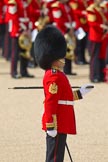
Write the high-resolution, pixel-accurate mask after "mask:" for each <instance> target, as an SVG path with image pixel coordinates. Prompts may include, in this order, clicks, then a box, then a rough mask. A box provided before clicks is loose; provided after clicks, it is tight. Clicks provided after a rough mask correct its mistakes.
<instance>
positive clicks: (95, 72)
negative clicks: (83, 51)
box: [87, 0, 107, 83]
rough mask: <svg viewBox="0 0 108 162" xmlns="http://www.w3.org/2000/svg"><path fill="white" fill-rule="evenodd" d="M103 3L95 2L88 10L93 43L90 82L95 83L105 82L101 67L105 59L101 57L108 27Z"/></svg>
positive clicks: (91, 41) (90, 35)
mask: <svg viewBox="0 0 108 162" xmlns="http://www.w3.org/2000/svg"><path fill="white" fill-rule="evenodd" d="M101 2H102V0H95V1H94V3H93V4H91V5H90V6H89V7H88V8H87V12H88V15H87V17H88V23H89V40H90V43H91V53H90V57H91V59H90V80H91V81H92V82H94V83H98V82H102V81H103V75H102V70H101V67H102V66H103V59H101V58H100V57H99V55H100V50H101V46H102V41H103V36H104V32H105V26H106V25H107V19H106V16H105V14H104V13H103V11H102V8H101V6H100V4H101Z"/></svg>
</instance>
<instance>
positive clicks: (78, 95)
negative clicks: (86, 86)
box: [74, 90, 83, 100]
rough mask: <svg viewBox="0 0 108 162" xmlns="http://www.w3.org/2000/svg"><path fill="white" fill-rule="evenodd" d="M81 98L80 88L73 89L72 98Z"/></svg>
mask: <svg viewBox="0 0 108 162" xmlns="http://www.w3.org/2000/svg"><path fill="white" fill-rule="evenodd" d="M82 98H83V97H82V94H81V92H80V90H76V91H74V100H80V99H82Z"/></svg>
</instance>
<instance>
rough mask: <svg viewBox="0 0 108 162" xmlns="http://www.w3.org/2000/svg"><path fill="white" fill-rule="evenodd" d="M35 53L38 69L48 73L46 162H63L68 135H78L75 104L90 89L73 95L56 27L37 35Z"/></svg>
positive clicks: (63, 45) (61, 38)
mask: <svg viewBox="0 0 108 162" xmlns="http://www.w3.org/2000/svg"><path fill="white" fill-rule="evenodd" d="M34 52H35V57H36V60H37V62H38V64H39V66H40V67H41V68H42V69H44V70H45V74H44V77H43V87H44V95H45V100H44V113H43V117H42V129H43V130H44V131H46V135H47V137H46V143H47V152H46V162H52V161H54V162H63V160H64V152H65V144H66V138H67V134H76V121H75V113H74V100H78V99H82V96H83V95H84V94H85V93H87V92H89V91H90V89H87V88H86V86H87V85H85V86H83V87H81V89H79V90H76V91H74V92H73V91H72V89H71V86H70V83H69V81H68V79H67V77H66V75H65V74H64V73H63V72H62V70H61V69H63V66H64V63H65V62H64V57H65V55H66V41H65V38H64V36H63V35H62V33H61V32H60V31H59V30H58V29H57V28H56V27H53V26H51V25H48V26H47V27H45V28H44V29H43V30H41V31H40V32H39V33H38V35H37V37H36V39H35V44H34Z"/></svg>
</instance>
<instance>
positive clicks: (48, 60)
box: [34, 25, 67, 70]
mask: <svg viewBox="0 0 108 162" xmlns="http://www.w3.org/2000/svg"><path fill="white" fill-rule="evenodd" d="M66 48H67V46H66V41H65V38H64V36H63V34H62V33H61V32H60V31H59V30H58V29H57V28H56V27H54V26H53V25H47V26H46V27H45V28H44V29H42V30H41V31H40V32H39V33H38V34H37V36H36V39H35V42H34V54H35V59H36V62H37V64H38V65H39V66H40V67H41V68H42V69H44V70H46V69H50V68H51V65H52V62H53V61H55V60H58V59H61V58H64V57H65V55H66Z"/></svg>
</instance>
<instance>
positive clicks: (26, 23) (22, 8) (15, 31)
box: [8, 0, 34, 79]
mask: <svg viewBox="0 0 108 162" xmlns="http://www.w3.org/2000/svg"><path fill="white" fill-rule="evenodd" d="M30 3H31V1H29V0H28V1H26V0H24V1H23V0H22V1H18V0H9V1H8V5H9V7H8V10H9V14H10V15H11V17H10V20H9V21H11V32H10V35H11V38H12V56H11V76H12V77H13V78H16V79H18V78H21V77H27V78H28V77H29V78H33V77H34V76H33V75H30V74H29V73H28V69H27V66H28V51H27V50H28V47H30V46H26V47H27V49H25V46H24V49H23V50H22V48H21V47H20V44H19V37H20V35H21V34H22V32H24V33H26V34H24V37H23V38H24V39H23V41H22V42H24V43H25V42H28V40H25V39H26V36H29V38H30V34H29V32H28V31H29V30H32V27H33V26H32V23H31V21H30V19H29V16H28V12H27V9H28V6H29V4H30ZM25 35H26V36H25ZM26 51H27V52H26ZM29 52H30V49H29ZM22 53H26V54H27V55H26V56H27V57H25V55H23V54H22ZM19 54H21V55H19ZM23 56H24V57H23ZM29 56H30V54H29ZM19 60H20V75H19V74H18V67H17V65H18V61H19Z"/></svg>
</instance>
